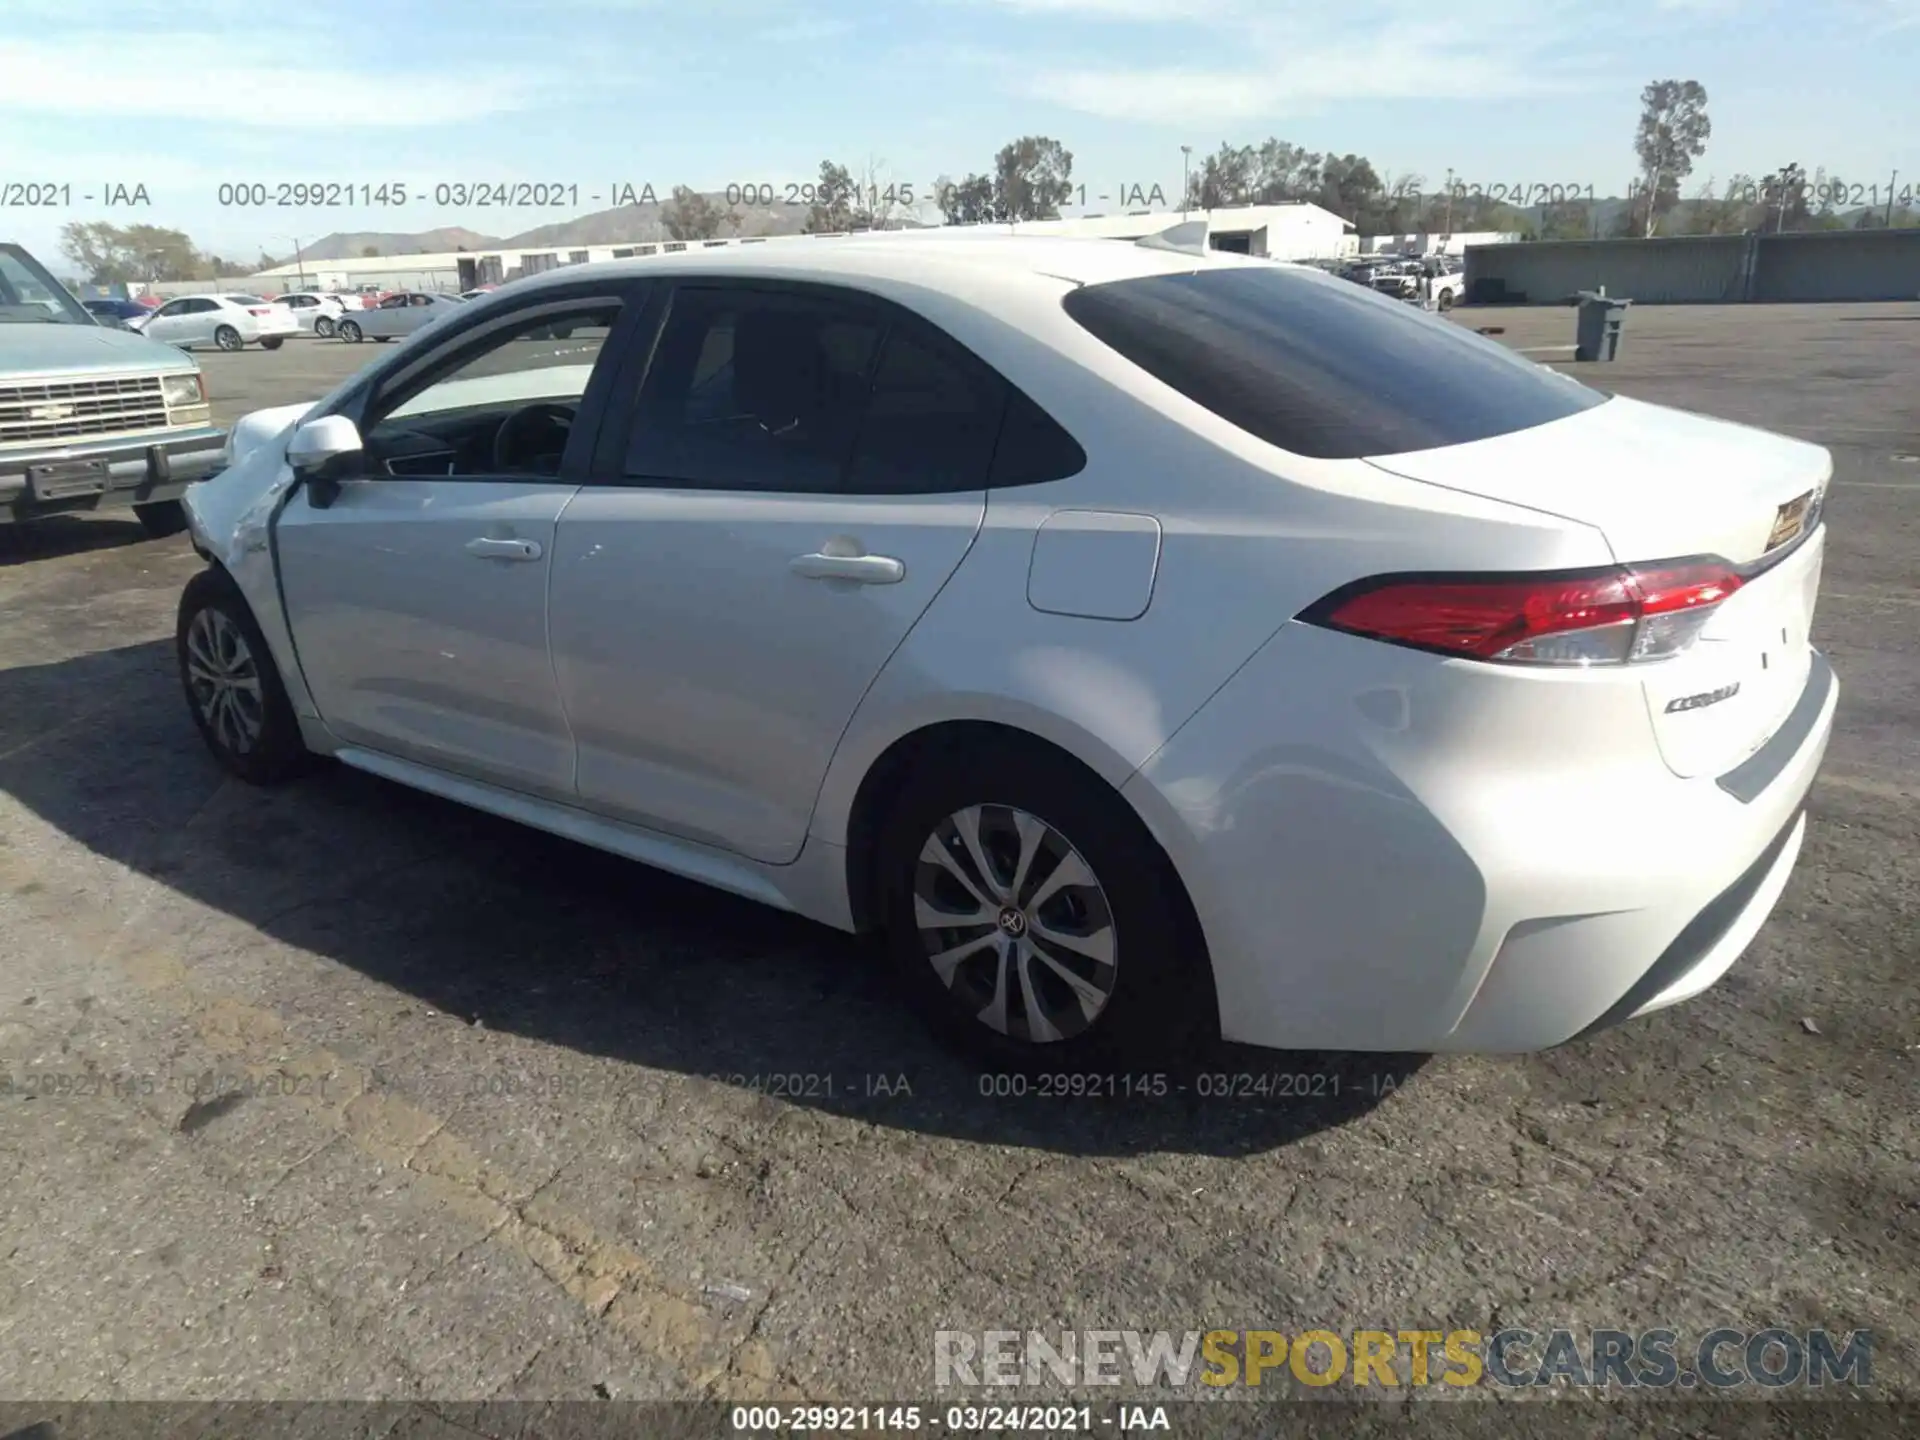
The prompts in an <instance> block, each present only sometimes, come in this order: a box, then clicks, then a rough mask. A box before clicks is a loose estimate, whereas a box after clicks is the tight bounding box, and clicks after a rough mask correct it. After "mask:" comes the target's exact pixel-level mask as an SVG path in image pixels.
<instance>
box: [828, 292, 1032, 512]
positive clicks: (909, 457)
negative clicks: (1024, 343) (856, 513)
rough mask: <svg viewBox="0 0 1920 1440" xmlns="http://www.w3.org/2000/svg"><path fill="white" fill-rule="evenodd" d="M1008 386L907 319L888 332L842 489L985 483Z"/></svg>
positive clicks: (922, 490)
mask: <svg viewBox="0 0 1920 1440" xmlns="http://www.w3.org/2000/svg"><path fill="white" fill-rule="evenodd" d="M1006 399H1007V385H1006V383H1005V382H1004V381H1002V380H1001V379H1000V378H999V376H997V375H995V374H993V373H992V372H991V371H990V370H988V369H987V368H986V367H985V366H984V365H983V364H981V363H980V362H978V361H976V360H974V359H973V357H972V356H970V355H969V354H967V352H965V351H964V350H962V349H961V348H960V346H959V345H958V344H956V343H955V342H954V341H952V340H949V339H948V338H947V337H945V336H943V335H941V334H939V333H938V332H936V331H935V330H933V329H932V328H931V327H930V326H927V325H923V324H920V323H919V322H917V321H913V320H909V319H906V318H904V317H903V318H901V319H898V320H896V321H895V322H894V324H893V325H892V327H891V328H890V330H889V331H888V334H887V337H886V340H885V343H884V344H883V345H882V347H881V351H880V360H879V364H878V365H877V366H876V367H875V369H874V374H873V385H872V390H871V393H870V395H869V398H868V401H867V413H866V418H865V420H864V422H863V423H862V425H861V428H860V439H859V443H858V444H857V445H856V447H855V449H854V455H853V465H852V468H851V470H850V471H849V472H848V477H847V488H848V489H849V490H850V491H853V492H854V493H857V494H871V495H887V494H895V495H899V494H926V493H931V492H936V491H942V490H978V489H984V488H985V487H986V484H987V471H988V469H989V467H990V466H991V465H992V463H993V447H994V441H995V439H996V438H997V437H998V436H999V433H1000V419H1001V414H1002V412H1003V411H1004V410H1005V408H1006Z"/></svg>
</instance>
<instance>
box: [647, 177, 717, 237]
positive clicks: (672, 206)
mask: <svg viewBox="0 0 1920 1440" xmlns="http://www.w3.org/2000/svg"><path fill="white" fill-rule="evenodd" d="M725 219H726V215H725V213H724V212H723V211H722V210H721V209H720V207H719V206H718V205H716V204H714V203H713V201H712V199H711V198H710V197H708V196H705V195H702V194H701V193H700V192H699V191H697V190H695V189H693V188H692V187H691V186H688V185H676V186H674V187H673V195H672V198H670V199H669V200H668V201H667V203H666V204H664V205H662V206H661V207H660V223H661V224H662V225H663V226H665V227H666V231H667V234H668V235H670V236H671V237H672V238H673V239H675V240H712V239H714V238H715V237H717V236H718V235H719V234H720V226H721V225H722V223H724V221H725Z"/></svg>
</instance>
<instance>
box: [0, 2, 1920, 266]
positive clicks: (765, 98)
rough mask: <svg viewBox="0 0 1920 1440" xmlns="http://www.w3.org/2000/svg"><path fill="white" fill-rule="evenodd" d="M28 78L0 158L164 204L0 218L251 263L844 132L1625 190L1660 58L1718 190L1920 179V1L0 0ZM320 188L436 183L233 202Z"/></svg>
mask: <svg viewBox="0 0 1920 1440" xmlns="http://www.w3.org/2000/svg"><path fill="white" fill-rule="evenodd" d="M0 77H4V78H0V183H4V182H6V181H40V182H54V183H61V182H66V183H70V184H72V185H73V186H74V193H75V195H76V197H77V196H78V195H79V194H82V193H93V192H97V191H98V190H99V188H100V187H101V186H102V185H105V184H109V183H114V182H118V183H121V184H126V185H129V186H131V185H133V184H135V183H139V184H144V185H145V186H146V188H147V191H148V193H149V194H150V196H151V198H152V205H151V206H150V207H148V208H146V209H144V210H140V211H130V210H119V211H106V210H102V209H101V208H100V207H99V206H98V205H86V204H84V203H79V202H76V204H75V206H74V207H73V208H72V209H71V210H24V209H12V210H4V211H0V236H11V237H13V238H18V239H20V240H21V241H23V242H25V243H26V244H28V245H29V246H30V247H32V248H35V249H39V250H41V251H43V253H45V254H46V256H47V258H48V259H49V260H52V259H53V258H54V256H53V251H54V248H55V237H56V236H57V234H58V230H59V227H60V224H61V223H62V222H64V221H66V220H70V219H94V218H102V219H114V220H119V221H122V222H124V221H127V220H131V219H146V220H149V221H151V222H153V223H159V224H168V225H174V226H177V227H179V228H182V229H185V230H187V231H188V232H189V233H190V234H192V235H193V236H194V238H195V239H196V240H197V241H198V242H199V243H200V244H202V245H203V246H205V247H211V248H214V249H217V250H220V251H222V252H223V253H231V254H234V255H236V256H239V257H244V258H248V259H251V258H252V257H253V256H254V255H255V254H257V252H258V251H259V250H261V249H262V248H264V249H267V250H269V251H272V252H274V253H286V252H288V251H289V250H290V249H291V245H292V240H291V237H292V236H294V235H300V236H302V237H303V238H304V237H312V236H317V235H320V234H322V233H325V232H326V231H329V230H339V229H382V230H418V229H424V228H428V227H430V226H434V225H441V224H465V225H467V226H469V227H470V228H473V229H477V230H481V231H483V232H487V233H506V232H509V231H512V230H517V229H524V228H527V227H530V226H532V225H536V224H541V223H545V222H546V221H549V220H555V219H562V218H566V215H567V214H569V213H573V212H570V211H561V212H545V211H512V212H498V211H492V212H489V211H479V210H466V211H454V210H444V209H435V208H434V206H433V205H432V203H431V191H432V187H433V185H434V184H435V183H436V182H440V181H448V182H454V181H462V180H467V181H472V180H485V181H517V180H546V181H552V182H559V183H562V184H577V185H579V186H580V187H581V191H582V193H583V195H585V194H589V193H596V192H604V191H605V189H606V187H608V186H610V185H614V184H621V183H630V184H633V185H635V186H636V187H637V186H639V185H641V184H645V183H651V184H652V185H654V186H655V188H656V189H657V190H658V191H659V192H660V193H661V194H663V195H664V194H665V192H666V191H667V190H668V188H669V187H671V186H672V185H673V184H676V183H686V184H691V185H694V186H695V187H696V188H702V189H710V188H719V187H722V186H725V185H727V184H729V183H742V184H744V183H757V182H770V183H773V184H776V185H783V184H785V183H786V182H789V181H795V180H803V179H806V178H809V177H810V176H811V175H812V174H813V172H814V171H815V170H816V169H817V167H818V164H819V162H820V160H821V159H822V158H824V157H832V158H834V159H837V160H842V161H845V162H847V163H849V164H853V165H855V166H864V165H869V164H871V165H874V166H876V167H877V172H878V173H881V174H884V175H885V176H887V177H889V178H890V179H891V180H892V181H893V182H894V183H896V184H897V183H912V184H914V185H916V186H917V187H918V188H919V189H920V190H922V191H924V190H926V189H927V188H928V187H930V186H931V184H932V182H933V181H934V180H935V178H936V177H938V176H940V175H942V174H949V175H955V176H958V175H960V174H963V173H965V172H966V171H968V170H970V169H985V168H988V166H989V164H990V161H991V158H992V155H993V152H994V151H995V150H996V149H997V148H998V147H999V146H1000V145H1001V144H1002V143H1004V142H1005V141H1007V140H1009V139H1012V138H1014V137H1015V136H1017V135H1021V134H1028V133H1040V134H1046V135H1051V136H1055V137H1057V138H1059V139H1060V140H1062V141H1064V142H1065V143H1066V144H1067V146H1068V148H1069V149H1070V150H1071V151H1072V152H1073V155H1074V178H1075V180H1076V181H1083V182H1084V183H1085V184H1086V186H1087V189H1088V192H1089V202H1090V203H1089V205H1088V207H1087V208H1088V209H1094V210H1098V209H1119V208H1124V206H1123V205H1122V204H1121V203H1120V202H1119V190H1120V187H1122V186H1135V185H1137V186H1141V187H1143V188H1145V187H1150V186H1152V185H1155V184H1158V185H1160V186H1161V187H1162V188H1163V189H1164V190H1165V192H1166V193H1167V194H1168V195H1169V196H1170V197H1177V192H1178V188H1179V183H1180V168H1181V155H1180V147H1181V146H1182V145H1183V144H1185V145H1191V146H1192V147H1193V149H1194V152H1195V156H1196V158H1197V157H1198V156H1200V155H1202V154H1205V153H1206V152H1208V151H1211V150H1213V149H1215V148H1217V147H1218V146H1219V145H1220V144H1221V142H1222V141H1231V142H1233V143H1236V144H1238V143H1243V142H1255V141H1258V140H1260V139H1262V138H1264V137H1266V136H1268V135H1278V136H1280V137H1281V138H1283V139H1287V140H1291V141H1293V142H1295V143H1297V144H1302V145H1305V146H1307V147H1308V148H1310V149H1316V150H1330V149H1331V150H1337V151H1340V152H1346V151H1356V152H1358V153H1360V154H1363V155H1366V156H1368V157H1369V158H1370V159H1371V160H1372V161H1373V163H1374V165H1375V168H1376V169H1378V170H1380V171H1381V172H1382V173H1383V174H1386V175H1390V176H1401V175H1406V174H1409V173H1411V174H1417V175H1420V176H1423V177H1425V180H1426V181H1427V185H1428V187H1429V188H1433V189H1437V188H1439V186H1440V184H1441V183H1442V182H1443V181H1444V178H1445V176H1446V174H1447V172H1448V170H1449V169H1451V170H1452V171H1453V173H1454V174H1455V176H1456V177H1458V178H1460V179H1462V180H1465V181H1468V182H1476V183H1483V184H1493V183H1502V184H1507V185H1515V184H1520V185H1529V186H1530V185H1534V184H1575V183H1577V184H1581V185H1587V184H1591V185H1593V186H1594V187H1595V189H1596V191H1597V192H1598V193H1602V194H1605V193H1618V192H1619V191H1620V190H1621V189H1622V188H1623V187H1624V185H1625V184H1626V182H1627V180H1628V178H1629V176H1630V175H1631V173H1632V171H1633V168H1634V160H1633V152H1632V135H1633V127H1634V123H1635V120H1636V117H1637V108H1638V94H1639V90H1640V87H1641V86H1642V85H1643V84H1644V83H1645V82H1647V81H1648V80H1652V79H1656V78H1666V77H1677V78H1691V79H1698V80H1700V81H1701V82H1702V83H1703V84H1704V85H1705V86H1706V87H1707V91H1708V94H1709V96H1710V104H1709V111H1710V113H1711V115H1712V117H1713V122H1714V135H1713V140H1712V142H1711V144H1710V147H1709V149H1708V151H1707V154H1706V156H1705V158H1704V159H1703V160H1702V161H1701V162H1700V163H1699V165H1698V166H1697V168H1696V171H1695V176H1694V183H1697V181H1698V180H1700V179H1703V178H1705V177H1707V176H1709V175H1711V176H1717V177H1720V178H1722V179H1724V178H1725V177H1726V176H1728V175H1731V174H1733V173H1736V172H1746V173H1749V174H1760V173H1764V172H1765V171H1767V170H1769V169H1772V168H1775V167H1777V166H1778V165H1780V164H1783V163H1786V162H1788V161H1798V162H1799V163H1801V164H1802V165H1804V166H1805V167H1806V168H1807V170H1808V172H1809V173H1811V172H1812V171H1814V170H1815V169H1816V168H1817V167H1820V166H1824V167H1826V169H1827V170H1828V171H1829V172H1830V173H1831V174H1837V175H1840V176H1843V177H1845V178H1846V179H1847V180H1848V181H1851V182H1858V183H1861V184H1865V185H1873V184H1878V185H1880V186H1882V187H1884V186H1885V185H1886V183H1887V178H1888V175H1889V173H1890V172H1891V171H1894V170H1898V171H1899V172H1900V175H1901V180H1900V184H1901V185H1902V186H1904V185H1905V184H1906V183H1907V182H1908V181H1909V180H1912V181H1913V182H1915V183H1916V184H1917V185H1920V99H1916V95H1917V94H1920V89H1917V88H1916V84H1915V81H1916V77H1920V0H1606V3H1601V0H1580V3H1573V0H1451V3H1449V0H1317V3H1314V4H1311V5H1299V4H1288V3H1285V0H869V3H864V4H861V3H853V0H791V3H777V0H671V3H669V0H522V3H512V4H509V3H503V0H464V3H452V0H332V3H328V4H323V5H313V4H303V5H299V6H294V5H286V4H276V3H271V0H0ZM298 180H312V181H329V182H334V181H340V182H352V183H354V184H356V185H357V184H361V183H369V182H371V183H378V182H380V181H383V180H398V181H404V182H406V183H407V184H408V185H409V187H410V188H411V189H412V190H413V191H414V192H415V193H416V194H418V193H421V192H425V193H426V195H427V197H428V198H427V199H426V200H425V201H424V202H423V201H422V200H420V199H415V200H414V201H413V202H412V203H411V204H409V205H408V206H407V207H406V208H405V209H404V210H380V209H347V210H327V211H317V212H316V211H311V210H307V211H302V210H273V211H269V212H262V211H259V210H244V209H235V208H230V207H229V208H223V207H222V206H221V205H220V204H219V203H218V198H219V188H218V187H219V186H220V184H221V183H222V182H235V181H246V182H251V181H264V182H269V183H272V182H278V181H298ZM1103 194H1104V195H1107V196H1109V197H1111V198H1110V200H1109V202H1108V203H1107V204H1105V205H1102V204H1099V203H1097V202H1096V201H1094V199H1093V197H1095V196H1098V195H1103ZM1884 194H1885V191H1884V188H1883V190H1882V197H1883V198H1884ZM1176 203H1177V201H1176ZM580 208H581V210H582V211H585V210H589V209H594V208H599V207H597V206H595V205H593V204H591V203H588V202H586V201H585V200H583V202H582V205H581V207H580Z"/></svg>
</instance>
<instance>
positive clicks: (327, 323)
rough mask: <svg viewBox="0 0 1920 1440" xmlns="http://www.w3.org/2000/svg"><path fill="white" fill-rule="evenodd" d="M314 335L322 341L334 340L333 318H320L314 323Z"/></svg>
mask: <svg viewBox="0 0 1920 1440" xmlns="http://www.w3.org/2000/svg"><path fill="white" fill-rule="evenodd" d="M313 333H314V334H315V335H317V336H319V337H320V338H321V339H322V340H331V339H332V338H333V317H332V316H331V315H322V316H320V317H318V318H317V319H316V320H315V321H314V322H313Z"/></svg>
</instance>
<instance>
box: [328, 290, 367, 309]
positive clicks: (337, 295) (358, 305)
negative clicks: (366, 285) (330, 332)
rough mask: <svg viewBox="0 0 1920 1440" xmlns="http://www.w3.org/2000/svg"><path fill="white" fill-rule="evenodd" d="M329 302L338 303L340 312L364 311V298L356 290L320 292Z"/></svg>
mask: <svg viewBox="0 0 1920 1440" xmlns="http://www.w3.org/2000/svg"><path fill="white" fill-rule="evenodd" d="M320 293H321V294H323V295H325V296H326V297H327V298H328V299H329V300H334V301H338V302H339V305H340V308H341V309H342V310H364V309H366V305H365V303H364V302H365V298H366V297H365V296H363V295H361V294H360V292H359V291H357V290H323V291H322V292H320Z"/></svg>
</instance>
